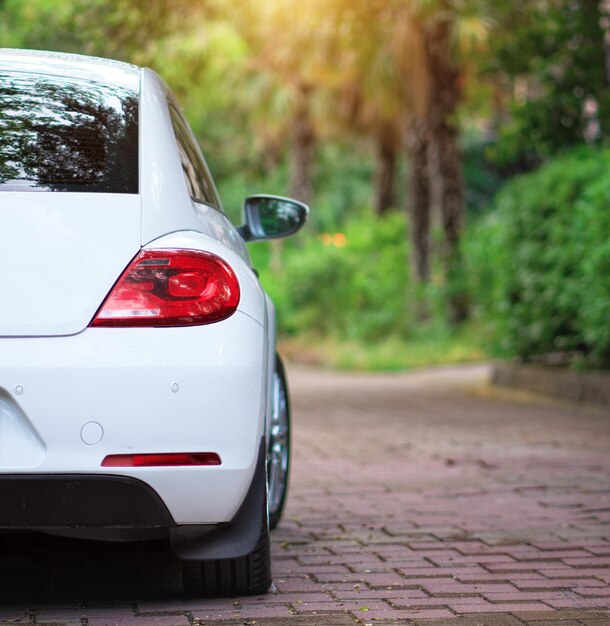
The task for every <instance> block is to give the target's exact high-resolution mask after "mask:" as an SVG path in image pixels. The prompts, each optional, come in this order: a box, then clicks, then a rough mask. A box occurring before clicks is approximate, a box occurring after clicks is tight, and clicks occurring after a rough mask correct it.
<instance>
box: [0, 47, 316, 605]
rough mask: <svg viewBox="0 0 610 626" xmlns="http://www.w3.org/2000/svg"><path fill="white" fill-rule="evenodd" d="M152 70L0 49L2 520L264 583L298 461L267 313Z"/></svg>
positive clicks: (191, 587)
mask: <svg viewBox="0 0 610 626" xmlns="http://www.w3.org/2000/svg"><path fill="white" fill-rule="evenodd" d="M243 213H244V223H243V224H242V225H241V226H239V227H238V228H235V227H234V226H232V225H231V223H230V222H229V220H228V219H227V217H226V216H225V214H224V213H223V209H222V205H221V202H220V199H219V197H218V193H217V191H216V187H215V185H214V182H213V180H212V177H211V176H210V173H209V170H208V168H207V166H206V163H205V160H204V158H203V156H202V154H201V152H200V150H199V148H198V146H197V142H196V141H195V139H194V137H193V134H192V132H191V131H190V129H189V126H188V124H187V122H186V120H185V119H184V117H183V115H182V113H181V111H180V107H179V106H178V104H177V103H176V100H175V98H174V96H173V95H172V93H171V91H170V90H169V89H168V87H167V86H166V84H165V83H164V82H163V81H162V80H161V79H160V78H159V76H158V75H157V74H155V73H154V72H153V71H151V70H150V69H145V68H139V67H135V66H133V65H129V64H125V63H118V62H115V61H109V60H105V59H95V58H91V57H84V56H79V55H69V54H58V53H48V52H33V51H24V50H0V263H1V266H2V287H1V290H0V529H20V530H24V529H25V530H36V531H43V532H48V533H52V534H58V535H65V536H70V537H81V538H88V539H100V540H109V541H130V540H145V539H152V538H159V537H166V538H168V539H169V541H170V542H171V546H172V548H173V550H174V552H175V554H176V555H177V556H178V557H179V558H180V559H181V560H182V562H183V575H184V585H185V588H186V589H187V591H189V592H190V593H193V594H197V595H240V594H256V593H263V592H265V591H266V590H267V589H268V587H269V585H270V582H271V564H270V557H269V529H270V528H273V527H274V526H275V525H276V524H277V523H278V521H279V518H280V515H281V513H282V508H283V505H284V500H285V496H286V489H287V480H288V462H289V406H288V395H287V387H286V381H285V377H284V372H283V368H282V364H281V361H280V360H279V359H278V358H277V356H276V349H275V312H274V307H273V304H272V302H271V301H270V299H269V297H268V296H267V295H266V293H265V292H264V291H263V289H262V287H261V285H260V283H259V281H258V278H257V275H256V272H255V270H253V268H252V266H251V262H250V258H249V255H248V252H247V250H246V246H245V242H246V241H256V240H262V239H269V238H273V237H282V236H285V235H289V234H292V233H294V232H296V231H297V230H298V229H299V228H300V227H301V226H302V225H303V223H304V222H305V219H306V217H307V213H308V209H307V207H306V206H305V205H304V204H302V203H300V202H296V201H293V200H290V199H287V198H280V197H276V196H262V195H259V196H251V197H249V198H247V199H246V200H245V202H244V211H243Z"/></svg>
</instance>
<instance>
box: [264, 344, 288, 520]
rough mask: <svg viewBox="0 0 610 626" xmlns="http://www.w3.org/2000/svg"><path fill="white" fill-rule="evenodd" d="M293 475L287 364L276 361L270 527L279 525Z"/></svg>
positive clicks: (269, 455)
mask: <svg viewBox="0 0 610 626" xmlns="http://www.w3.org/2000/svg"><path fill="white" fill-rule="evenodd" d="M289 472H290V400H289V397H288V385H287V383H286V374H285V372H284V364H283V363H282V360H281V359H280V357H279V355H276V357H275V374H274V377H273V414H272V416H271V428H270V433H269V443H268V447H267V484H268V486H269V527H270V529H271V530H273V529H274V528H275V527H276V526H277V525H278V523H279V521H280V519H281V517H282V511H283V510H284V503H285V501H286V493H287V492H288V475H289Z"/></svg>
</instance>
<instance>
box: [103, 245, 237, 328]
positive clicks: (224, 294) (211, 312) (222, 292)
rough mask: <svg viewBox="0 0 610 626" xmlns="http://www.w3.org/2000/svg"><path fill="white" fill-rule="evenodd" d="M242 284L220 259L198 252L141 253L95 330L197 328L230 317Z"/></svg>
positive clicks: (110, 297) (105, 305) (105, 306)
mask: <svg viewBox="0 0 610 626" xmlns="http://www.w3.org/2000/svg"><path fill="white" fill-rule="evenodd" d="M238 304H239V283H238V281H237V277H236V276H235V273H234V272H233V270H232V269H231V268H230V267H229V265H227V263H225V262H224V261H223V260H222V259H220V258H219V257H217V256H215V255H214V254H210V253H208V252H200V251H198V250H142V252H140V254H138V256H137V257H136V258H135V259H134V260H133V261H132V262H131V263H130V264H129V266H128V267H127V269H126V270H125V271H124V272H123V274H122V275H121V277H120V278H119V280H118V282H117V283H116V284H115V286H114V287H113V288H112V290H111V292H110V294H109V295H108V297H107V298H106V300H105V301H104V303H103V304H102V306H101V307H100V309H99V311H98V312H97V314H96V315H95V317H94V318H93V321H92V322H91V326H193V325H198V324H210V323H211V322H218V321H220V320H224V319H226V318H227V317H229V316H230V315H232V314H233V313H234V312H235V310H236V309H237V305H238Z"/></svg>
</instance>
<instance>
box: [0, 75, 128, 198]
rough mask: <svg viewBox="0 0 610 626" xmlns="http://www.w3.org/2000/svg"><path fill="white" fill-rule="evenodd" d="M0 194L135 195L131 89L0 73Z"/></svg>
mask: <svg viewBox="0 0 610 626" xmlns="http://www.w3.org/2000/svg"><path fill="white" fill-rule="evenodd" d="M0 191H86V192H103V193H138V94H137V93H135V92H133V91H130V90H128V89H125V88H124V87H119V86H116V85H103V84H100V83H94V82H91V81H86V80H77V79H72V78H64V77H58V76H44V75H38V74H24V73H17V72H6V71H0Z"/></svg>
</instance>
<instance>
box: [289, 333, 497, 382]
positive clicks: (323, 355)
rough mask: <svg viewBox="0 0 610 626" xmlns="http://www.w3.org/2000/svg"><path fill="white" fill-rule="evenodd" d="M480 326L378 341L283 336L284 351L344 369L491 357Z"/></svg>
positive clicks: (383, 369) (388, 368)
mask: <svg viewBox="0 0 610 626" xmlns="http://www.w3.org/2000/svg"><path fill="white" fill-rule="evenodd" d="M484 345H485V340H484V337H483V336H482V333H481V330H480V328H474V327H465V328H463V329H460V330H459V331H455V332H449V331H443V330H438V329H429V328H428V329H424V330H422V331H421V332H418V333H417V334H416V335H415V336H413V337H412V338H408V339H406V338H403V337H397V336H390V337H387V338H386V339H383V340H381V341H376V342H367V343H365V342H362V341H347V340H341V339H336V338H316V337H313V336H305V335H300V336H297V337H290V338H284V339H282V340H280V346H279V348H280V352H282V354H284V355H285V356H286V358H287V359H288V360H290V361H292V362H295V363H302V364H307V365H321V366H325V367H331V368H335V369H341V370H353V371H378V372H390V371H401V370H409V369H414V368H419V367H429V366H432V365H450V364H457V363H468V362H473V361H482V360H485V359H488V358H490V355H489V353H488V352H487V351H486V350H485V348H484Z"/></svg>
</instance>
